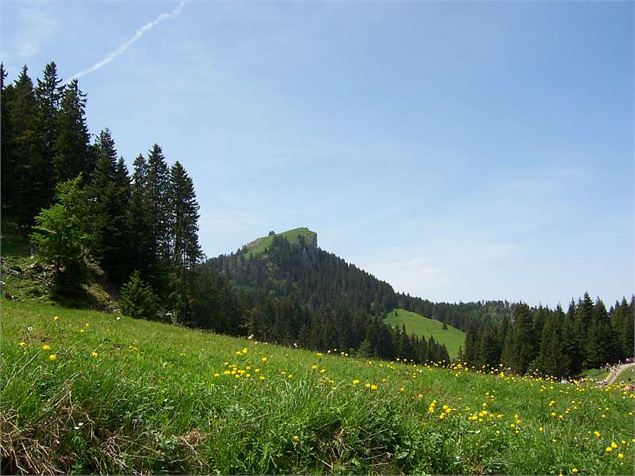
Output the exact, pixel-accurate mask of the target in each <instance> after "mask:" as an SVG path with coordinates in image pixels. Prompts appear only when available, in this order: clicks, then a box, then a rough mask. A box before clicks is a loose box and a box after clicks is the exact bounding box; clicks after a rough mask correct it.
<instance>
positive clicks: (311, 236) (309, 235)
mask: <svg viewBox="0 0 635 476" xmlns="http://www.w3.org/2000/svg"><path fill="white" fill-rule="evenodd" d="M274 236H280V237H282V238H285V239H286V240H287V241H289V242H290V243H296V242H297V241H298V238H299V237H300V236H303V237H304V239H305V241H306V242H307V243H308V244H310V245H313V246H317V233H315V232H314V231H311V230H309V229H308V228H306V227H300V228H294V229H293V230H287V231H285V232H282V233H276V234H274V235H268V236H263V237H261V238H257V239H255V240H254V241H252V242H251V243H248V244H247V245H246V246H247V255H248V256H251V255H257V254H260V253H262V252H263V251H266V250H267V248H269V246H270V245H271V242H272V241H273V238H274Z"/></svg>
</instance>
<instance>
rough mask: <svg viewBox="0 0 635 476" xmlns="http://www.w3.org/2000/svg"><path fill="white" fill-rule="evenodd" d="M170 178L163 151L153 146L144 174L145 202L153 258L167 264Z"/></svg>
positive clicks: (168, 253) (169, 241)
mask: <svg viewBox="0 0 635 476" xmlns="http://www.w3.org/2000/svg"><path fill="white" fill-rule="evenodd" d="M169 193H170V176H169V172H168V166H167V163H166V161H165V157H164V156H163V151H162V150H161V147H159V145H158V144H154V145H153V146H152V148H151V149H150V151H149V153H148V162H147V167H146V173H145V193H144V195H145V197H144V199H145V201H146V204H147V209H148V215H149V220H150V238H151V246H152V251H153V254H154V256H155V257H156V259H157V260H158V261H159V262H162V263H163V264H167V263H168V261H169V258H170V244H171V239H170V216H171V215H170V202H169Z"/></svg>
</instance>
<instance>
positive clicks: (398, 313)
mask: <svg viewBox="0 0 635 476" xmlns="http://www.w3.org/2000/svg"><path fill="white" fill-rule="evenodd" d="M384 322H385V323H386V324H390V325H392V326H397V327H401V326H402V325H405V326H406V331H407V332H408V334H415V335H416V336H419V337H425V338H426V339H427V338H429V337H430V336H432V337H434V339H435V340H436V341H437V342H440V343H442V344H445V346H446V347H447V349H448V353H449V354H450V358H452V359H456V357H457V356H458V354H459V348H461V347H465V332H463V331H462V330H459V329H457V328H455V327H452V326H447V327H448V328H447V329H443V323H442V322H440V321H438V320H436V319H428V318H427V317H423V316H422V315H421V314H417V313H416V312H412V311H407V310H405V309H395V310H393V311H391V312H389V313H388V315H387V316H386V318H385V319H384Z"/></svg>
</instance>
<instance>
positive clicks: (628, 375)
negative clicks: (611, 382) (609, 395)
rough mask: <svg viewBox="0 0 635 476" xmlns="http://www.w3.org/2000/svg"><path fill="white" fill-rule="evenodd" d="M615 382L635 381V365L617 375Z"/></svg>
mask: <svg viewBox="0 0 635 476" xmlns="http://www.w3.org/2000/svg"><path fill="white" fill-rule="evenodd" d="M615 383H629V384H632V383H635V367H631V368H628V369H626V370H624V372H622V373H621V374H619V375H618V376H617V378H616V379H615Z"/></svg>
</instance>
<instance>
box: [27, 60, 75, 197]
mask: <svg viewBox="0 0 635 476" xmlns="http://www.w3.org/2000/svg"><path fill="white" fill-rule="evenodd" d="M63 92H64V86H63V85H62V80H61V79H60V78H58V75H57V66H56V65H55V62H50V63H49V64H47V65H46V67H45V68H44V76H43V78H42V80H40V79H38V80H37V87H36V88H35V96H36V97H37V101H38V105H39V111H40V116H41V119H40V120H41V125H42V156H43V162H44V167H45V175H46V183H45V184H44V187H45V195H46V198H47V201H50V200H51V199H52V197H53V193H54V188H55V183H54V168H53V162H54V149H55V147H54V144H55V140H56V138H57V136H58V133H59V129H58V127H59V112H60V101H61V98H62V94H63ZM78 173H79V172H78Z"/></svg>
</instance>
